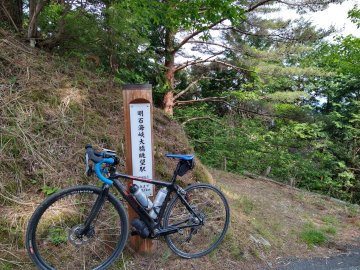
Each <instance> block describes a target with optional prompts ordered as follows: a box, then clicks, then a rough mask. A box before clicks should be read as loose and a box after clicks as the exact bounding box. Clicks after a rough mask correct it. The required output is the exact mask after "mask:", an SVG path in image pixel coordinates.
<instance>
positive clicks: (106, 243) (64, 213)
mask: <svg viewBox="0 0 360 270" xmlns="http://www.w3.org/2000/svg"><path fill="white" fill-rule="evenodd" d="M101 191H102V190H101V189H100V188H99V187H95V186H75V187H70V188H66V189H63V190H61V191H59V192H57V193H55V194H53V195H51V196H50V197H48V198H47V199H45V200H44V201H43V202H42V203H41V204H40V205H39V207H38V208H37V209H36V210H35V212H34V214H33V215H32V217H31V219H30V221H29V223H28V227H27V232H26V248H27V251H28V253H29V255H30V257H31V259H32V261H33V262H34V263H35V264H36V266H37V267H38V268H39V269H106V268H108V267H109V266H110V265H111V264H112V263H113V262H114V261H115V260H116V258H117V257H118V256H119V254H120V253H121V252H122V250H123V249H124V246H125V244H126V241H127V237H128V218H127V215H126V212H125V209H124V207H123V206H122V204H121V203H120V202H119V200H118V199H116V197H115V196H114V195H112V194H110V193H109V194H108V195H107V198H106V200H105V202H104V205H103V207H102V209H101V210H100V212H99V213H98V216H97V217H96V219H95V220H94V222H93V223H95V224H92V226H91V230H90V231H89V233H88V235H86V236H83V237H81V239H80V238H78V237H76V236H75V231H76V230H77V229H79V227H80V226H82V224H83V223H84V220H85V219H86V217H87V215H88V213H89V212H90V210H91V208H92V206H93V204H94V202H95V200H96V198H97V197H98V195H99V194H100V193H101ZM100 238H101V239H100ZM114 239H116V240H114ZM85 256H86V257H85Z"/></svg>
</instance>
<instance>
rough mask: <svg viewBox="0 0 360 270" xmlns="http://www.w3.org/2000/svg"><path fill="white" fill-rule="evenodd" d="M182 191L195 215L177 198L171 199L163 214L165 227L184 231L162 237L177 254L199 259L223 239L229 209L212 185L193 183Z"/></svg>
mask: <svg viewBox="0 0 360 270" xmlns="http://www.w3.org/2000/svg"><path fill="white" fill-rule="evenodd" d="M185 191H186V195H185V196H184V197H185V199H186V201H187V202H188V204H189V205H190V207H191V208H192V210H193V211H194V212H195V213H196V215H195V214H193V213H191V212H190V211H189V210H188V209H187V208H186V207H185V205H184V203H183V202H182V201H181V199H180V198H179V196H176V197H175V198H173V199H172V201H171V202H170V203H169V206H168V207H167V209H166V211H165V214H164V228H167V227H178V228H183V229H180V230H179V231H178V232H177V233H174V234H170V235H167V236H165V240H166V242H167V244H168V246H169V247H170V249H171V250H172V251H173V252H175V253H176V254H177V255H179V256H181V257H183V258H198V257H201V256H204V255H206V254H208V253H210V252H211V251H213V250H214V249H215V248H216V247H217V246H218V245H219V244H220V243H221V241H222V240H223V239H224V236H225V234H226V231H227V229H228V226H229V220H230V209H229V205H228V203H227V201H226V198H225V196H224V195H223V194H222V192H221V191H220V190H218V189H217V188H215V187H214V186H211V185H207V184H195V185H191V186H189V187H187V188H185ZM196 216H197V217H199V218H200V219H201V220H202V223H201V222H200V221H199V219H198V218H197V217H196Z"/></svg>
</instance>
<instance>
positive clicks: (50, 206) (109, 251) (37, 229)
mask: <svg viewBox="0 0 360 270" xmlns="http://www.w3.org/2000/svg"><path fill="white" fill-rule="evenodd" d="M85 148H86V154H85V156H86V175H87V176H90V175H91V174H92V173H93V172H95V174H96V176H97V177H98V178H99V179H100V180H101V181H102V182H103V184H102V187H97V186H92V185H81V186H73V187H69V188H65V189H63V190H60V191H58V192H57V193H55V194H53V195H51V196H49V197H48V198H47V199H45V200H44V201H43V202H42V203H41V204H40V205H39V206H38V208H37V209H36V210H35V212H34V214H33V215H32V217H31V219H30V221H29V224H28V227H27V233H26V248H27V250H28V253H29V255H30V257H31V259H32V261H33V262H34V263H35V264H36V266H37V267H38V268H40V269H106V268H108V267H109V266H110V265H111V264H112V263H113V262H114V261H115V260H116V258H117V257H118V256H119V255H120V253H121V252H122V251H123V249H124V246H125V244H126V242H127V239H128V234H129V224H128V217H127V213H126V211H125V208H124V205H123V202H124V201H126V202H127V203H128V206H127V207H131V208H133V209H134V211H135V212H136V214H137V215H138V218H135V219H134V220H132V221H131V227H132V231H131V235H140V236H141V237H142V238H150V239H153V238H158V237H161V236H163V237H164V238H165V241H166V243H167V245H168V246H169V248H170V249H171V250H172V251H173V252H174V253H175V254H177V255H179V256H181V257H183V258H188V259H190V258H198V257H201V256H204V255H206V254H209V253H210V252H211V251H213V250H214V249H215V248H217V247H218V246H219V244H220V243H221V242H222V240H223V239H224V236H225V234H226V231H227V229H228V226H229V218H230V210H229V205H228V203H227V200H226V198H225V196H224V195H223V193H222V192H221V191H220V190H219V189H217V188H216V187H214V186H211V185H208V184H192V185H189V186H187V187H181V186H180V185H178V184H176V178H177V176H183V175H184V174H185V173H186V172H188V171H189V170H191V169H192V168H193V167H194V156H192V155H178V154H167V155H166V156H168V157H171V158H175V159H178V160H179V162H178V164H177V166H176V169H175V171H174V174H173V177H172V179H171V181H170V182H165V181H159V180H153V179H146V178H141V177H135V176H131V175H127V174H123V173H120V172H118V171H116V165H117V164H118V163H119V159H118V157H117V156H116V154H115V152H113V151H111V150H107V149H103V150H102V151H95V150H94V149H93V147H92V146H91V145H87V146H86V147H85ZM89 161H92V162H93V163H94V169H92V165H91V164H90V162H89ZM119 179H122V180H137V181H141V182H144V183H151V184H154V185H155V187H157V188H158V189H159V188H161V189H160V191H158V193H157V194H158V195H157V196H156V198H155V200H154V203H151V201H150V200H148V199H147V197H146V200H147V202H148V204H147V205H144V201H141V200H140V199H141V198H143V197H141V196H136V195H139V194H140V195H143V193H141V192H140V191H139V189H138V188H136V185H132V184H130V183H129V185H128V186H130V189H128V187H127V185H125V184H123V183H122V182H120V181H119ZM111 186H115V188H116V189H117V190H118V192H119V193H120V195H121V196H122V198H123V199H122V201H120V200H119V199H118V198H117V197H116V196H114V195H113V194H112V193H110V191H109V189H110V187H111ZM134 188H135V189H134ZM129 190H130V191H129ZM160 192H162V195H161V196H160V195H159V194H160ZM160 197H163V199H162V200H163V202H160V204H159V202H157V204H156V203H155V201H157V198H160Z"/></svg>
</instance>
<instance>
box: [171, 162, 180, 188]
mask: <svg viewBox="0 0 360 270" xmlns="http://www.w3.org/2000/svg"><path fill="white" fill-rule="evenodd" d="M179 168H180V161H179V162H178V164H177V165H176V169H175V171H174V174H173V176H172V178H171V182H172V183H173V184H174V183H175V181H176V177H177V175H178V171H179Z"/></svg>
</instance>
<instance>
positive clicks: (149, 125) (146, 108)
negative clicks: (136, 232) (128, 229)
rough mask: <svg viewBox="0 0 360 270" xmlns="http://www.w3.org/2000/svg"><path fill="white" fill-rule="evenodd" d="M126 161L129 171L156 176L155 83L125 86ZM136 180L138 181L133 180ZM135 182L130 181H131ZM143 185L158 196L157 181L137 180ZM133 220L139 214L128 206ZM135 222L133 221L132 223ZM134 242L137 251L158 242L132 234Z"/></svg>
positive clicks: (131, 238)
mask: <svg viewBox="0 0 360 270" xmlns="http://www.w3.org/2000/svg"><path fill="white" fill-rule="evenodd" d="M123 104H124V124H125V125H124V126H125V161H126V171H127V174H130V175H135V176H142V177H146V178H153V176H154V166H153V164H154V154H153V153H154V146H153V145H154V143H153V142H154V141H153V135H152V134H153V106H152V105H153V104H152V90H151V84H128V85H124V86H123ZM133 182H136V181H133ZM131 184H132V183H129V185H131ZM136 184H138V185H139V186H140V187H141V189H142V190H143V191H144V192H145V193H146V194H147V195H148V196H149V198H150V199H151V200H153V199H154V195H155V190H154V186H153V185H149V184H145V185H143V184H142V183H141V182H137V183H136ZM128 214H129V222H130V223H131V221H132V220H133V219H134V218H136V217H137V214H136V213H135V212H134V211H133V209H131V208H129V209H128ZM130 226H131V225H130ZM130 245H131V247H132V248H133V249H134V250H136V251H137V252H143V253H149V252H152V250H153V248H154V245H153V242H152V241H151V240H149V239H142V238H141V237H140V236H130Z"/></svg>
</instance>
